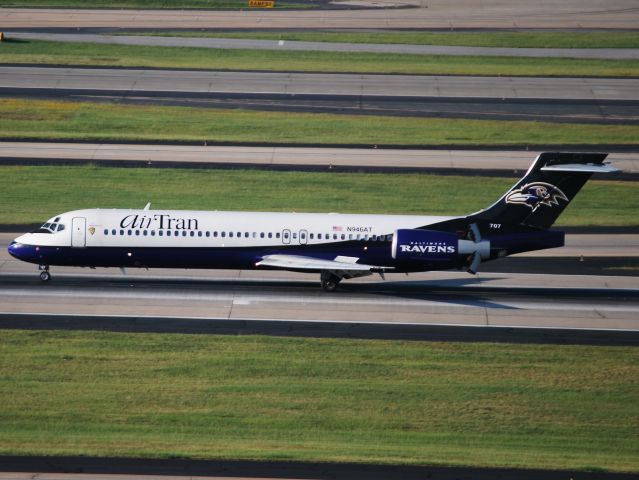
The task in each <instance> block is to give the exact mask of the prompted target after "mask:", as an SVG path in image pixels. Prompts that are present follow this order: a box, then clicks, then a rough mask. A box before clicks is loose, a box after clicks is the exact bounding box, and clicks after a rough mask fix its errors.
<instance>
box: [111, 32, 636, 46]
mask: <svg viewBox="0 0 639 480" xmlns="http://www.w3.org/2000/svg"><path fill="white" fill-rule="evenodd" d="M123 35H130V34H129V33H124V34H123ZM133 35H153V36H163V37H164V36H171V37H208V38H245V39H256V40H289V41H293V40H297V41H305V42H346V43H391V44H412V45H450V46H467V47H507V48H639V33H637V32H472V33H457V32H454V33H453V32H446V33H434V32H321V31H289V32H287V31H283V32H282V31H279V32H213V31H208V32H201V31H176V32H157V33H134V34H133Z"/></svg>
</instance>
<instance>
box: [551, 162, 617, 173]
mask: <svg viewBox="0 0 639 480" xmlns="http://www.w3.org/2000/svg"><path fill="white" fill-rule="evenodd" d="M541 171H542V172H583V173H616V172H620V171H621V170H619V169H618V168H615V167H613V166H612V165H609V164H607V163H605V164H600V165H598V164H595V163H564V164H563V165H562V164H559V165H548V166H545V167H541Z"/></svg>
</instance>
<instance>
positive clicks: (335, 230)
mask: <svg viewBox="0 0 639 480" xmlns="http://www.w3.org/2000/svg"><path fill="white" fill-rule="evenodd" d="M333 231H334V232H341V231H342V227H335V226H334V227H333Z"/></svg>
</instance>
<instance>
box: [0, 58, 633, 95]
mask: <svg viewBox="0 0 639 480" xmlns="http://www.w3.org/2000/svg"><path fill="white" fill-rule="evenodd" d="M0 87H2V88H21V89H25V88H29V89H56V90H58V89H74V90H82V89H96V90H108V91H127V92H207V93H210V92H219V93H245V92H251V93H258V94H259V93H269V94H281V95H292V94H312V95H351V96H363V95H371V96H373V95H376V96H385V97H396V96H404V97H446V98H450V97H459V98H462V97H463V98H508V99H528V98H541V99H564V100H632V101H638V100H639V79H636V78H542V77H464V76H429V75H361V74H325V73H272V72H221V71H182V70H179V71H176V70H136V69H108V68H71V67H61V68H55V67H29V66H0Z"/></svg>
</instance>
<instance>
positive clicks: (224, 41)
mask: <svg viewBox="0 0 639 480" xmlns="http://www.w3.org/2000/svg"><path fill="white" fill-rule="evenodd" d="M5 38H7V39H18V40H43V41H49V42H73V43H100V44H108V45H142V46H152V47H191V48H221V49H244V50H285V51H315V52H318V51H319V52H372V53H394V54H412V55H452V56H488V57H528V58H531V57H532V58H534V57H545V58H589V59H595V58H596V59H606V60H637V59H639V49H636V48H497V47H453V46H446V45H405V44H372V43H339V42H301V41H289V40H287V41H284V40H279V41H278V40H246V39H238V38H201V37H161V36H155V35H154V36H135V35H97V34H90V33H45V32H5Z"/></svg>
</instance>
